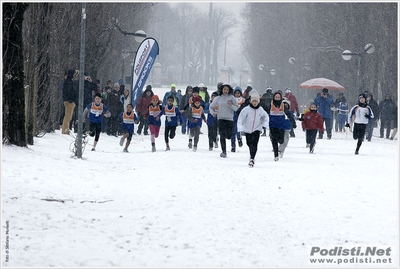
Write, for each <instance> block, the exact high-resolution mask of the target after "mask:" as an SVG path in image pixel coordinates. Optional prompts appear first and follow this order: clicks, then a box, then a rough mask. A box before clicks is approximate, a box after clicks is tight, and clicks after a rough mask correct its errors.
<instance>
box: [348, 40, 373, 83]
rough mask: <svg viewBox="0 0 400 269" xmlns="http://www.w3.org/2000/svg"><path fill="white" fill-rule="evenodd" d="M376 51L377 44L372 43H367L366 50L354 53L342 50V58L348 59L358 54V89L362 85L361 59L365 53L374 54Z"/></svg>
mask: <svg viewBox="0 0 400 269" xmlns="http://www.w3.org/2000/svg"><path fill="white" fill-rule="evenodd" d="M374 51H375V46H374V45H373V44H371V43H369V44H367V45H365V47H364V50H363V51H362V52H358V53H354V52H351V51H350V50H345V51H343V52H342V58H343V59H344V60H346V61H349V60H350V59H351V56H358V63H357V80H356V89H357V90H359V88H360V87H361V77H360V64H361V59H362V57H363V55H364V54H365V53H368V54H372V53H374Z"/></svg>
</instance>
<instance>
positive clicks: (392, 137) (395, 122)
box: [390, 106, 398, 140]
mask: <svg viewBox="0 0 400 269" xmlns="http://www.w3.org/2000/svg"><path fill="white" fill-rule="evenodd" d="M397 117H398V111H397V106H396V109H395V110H394V123H393V132H392V134H391V135H390V140H393V139H394V137H395V136H396V134H397V120H398V119H397Z"/></svg>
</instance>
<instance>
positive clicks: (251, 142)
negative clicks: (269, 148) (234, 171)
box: [245, 131, 261, 159]
mask: <svg viewBox="0 0 400 269" xmlns="http://www.w3.org/2000/svg"><path fill="white" fill-rule="evenodd" d="M260 134H261V132H260V131H254V132H252V133H251V134H247V133H246V134H245V135H246V144H247V146H248V147H249V151H250V159H254V158H255V157H256V154H257V150H258V141H259V140H260Z"/></svg>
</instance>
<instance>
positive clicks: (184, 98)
mask: <svg viewBox="0 0 400 269" xmlns="http://www.w3.org/2000/svg"><path fill="white" fill-rule="evenodd" d="M192 93H193V87H192V86H190V85H189V86H187V87H186V91H185V95H183V96H182V98H181V102H180V103H179V110H180V111H181V112H182V119H183V122H182V130H181V132H182V134H186V127H187V117H186V115H185V114H184V113H183V111H184V110H185V107H186V106H187V105H188V104H189V99H190V97H191V96H192Z"/></svg>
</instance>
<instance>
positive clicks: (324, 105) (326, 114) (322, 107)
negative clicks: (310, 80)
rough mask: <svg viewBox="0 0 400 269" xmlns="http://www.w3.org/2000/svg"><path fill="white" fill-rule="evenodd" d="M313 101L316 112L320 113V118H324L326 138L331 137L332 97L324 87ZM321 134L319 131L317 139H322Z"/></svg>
mask: <svg viewBox="0 0 400 269" xmlns="http://www.w3.org/2000/svg"><path fill="white" fill-rule="evenodd" d="M314 103H315V104H316V105H317V107H318V113H319V114H321V116H322V119H323V120H324V123H325V129H326V133H327V136H328V139H331V138H332V126H333V124H332V123H333V113H332V108H333V107H334V105H333V99H332V96H330V95H329V94H328V89H326V88H324V89H322V93H321V95H320V96H318V97H317V98H315V100H314ZM322 137H323V134H321V133H319V134H318V139H322Z"/></svg>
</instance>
